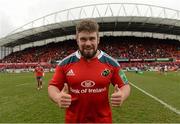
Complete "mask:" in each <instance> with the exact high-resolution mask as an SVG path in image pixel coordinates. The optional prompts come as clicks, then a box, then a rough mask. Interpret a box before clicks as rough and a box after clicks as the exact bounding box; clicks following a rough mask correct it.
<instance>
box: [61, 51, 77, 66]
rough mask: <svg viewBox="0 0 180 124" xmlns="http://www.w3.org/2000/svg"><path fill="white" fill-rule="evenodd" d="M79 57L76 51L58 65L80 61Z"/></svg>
mask: <svg viewBox="0 0 180 124" xmlns="http://www.w3.org/2000/svg"><path fill="white" fill-rule="evenodd" d="M78 61H79V58H78V57H77V56H76V53H72V54H71V55H69V56H67V57H66V58H64V59H63V60H62V61H61V62H60V63H59V64H58V65H60V66H64V65H67V64H70V63H74V62H78Z"/></svg>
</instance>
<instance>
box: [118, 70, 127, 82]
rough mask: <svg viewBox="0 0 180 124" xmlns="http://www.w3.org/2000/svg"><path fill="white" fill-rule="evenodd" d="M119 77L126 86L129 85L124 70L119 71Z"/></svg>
mask: <svg viewBox="0 0 180 124" xmlns="http://www.w3.org/2000/svg"><path fill="white" fill-rule="evenodd" d="M119 75H120V77H121V79H122V80H123V82H124V83H125V84H126V83H128V79H127V77H126V75H125V73H124V72H123V71H122V70H119Z"/></svg>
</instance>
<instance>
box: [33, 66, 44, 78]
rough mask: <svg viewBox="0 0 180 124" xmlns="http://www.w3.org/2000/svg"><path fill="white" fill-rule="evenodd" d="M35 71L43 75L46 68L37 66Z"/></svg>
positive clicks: (37, 74) (38, 74)
mask: <svg viewBox="0 0 180 124" xmlns="http://www.w3.org/2000/svg"><path fill="white" fill-rule="evenodd" d="M34 71H35V74H36V76H43V73H44V69H43V68H42V67H36V68H35V70H34Z"/></svg>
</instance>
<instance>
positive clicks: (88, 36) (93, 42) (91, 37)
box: [77, 31, 99, 59]
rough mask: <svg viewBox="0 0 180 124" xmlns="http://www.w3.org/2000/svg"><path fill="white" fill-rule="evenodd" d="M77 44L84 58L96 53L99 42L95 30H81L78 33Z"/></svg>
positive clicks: (91, 56)
mask: <svg viewBox="0 0 180 124" xmlns="http://www.w3.org/2000/svg"><path fill="white" fill-rule="evenodd" d="M77 44H78V47H79V51H80V52H81V55H82V56H83V57H85V58H86V59H90V58H93V57H94V56H95V55H96V52H97V47H98V44H99V38H98V36H97V32H87V31H82V32H80V33H78V35H77Z"/></svg>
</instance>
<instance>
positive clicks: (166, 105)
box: [129, 82, 180, 115]
mask: <svg viewBox="0 0 180 124" xmlns="http://www.w3.org/2000/svg"><path fill="white" fill-rule="evenodd" d="M129 83H130V84H131V85H132V86H133V87H135V88H136V89H138V90H140V91H141V92H143V93H144V94H146V95H148V96H149V97H151V98H153V99H154V100H156V101H158V102H159V103H161V104H162V105H164V106H165V107H167V108H168V109H170V110H171V111H173V112H175V113H176V114H178V115H180V111H179V110H177V109H176V108H174V107H172V106H171V105H169V104H167V103H165V102H164V101H162V100H160V99H159V98H157V97H155V96H153V95H151V94H149V93H148V92H146V91H144V90H143V89H141V88H139V87H137V86H136V85H134V84H133V83H131V82H129Z"/></svg>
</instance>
